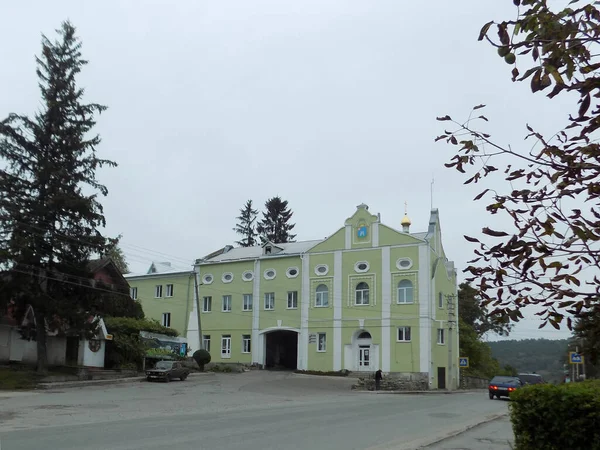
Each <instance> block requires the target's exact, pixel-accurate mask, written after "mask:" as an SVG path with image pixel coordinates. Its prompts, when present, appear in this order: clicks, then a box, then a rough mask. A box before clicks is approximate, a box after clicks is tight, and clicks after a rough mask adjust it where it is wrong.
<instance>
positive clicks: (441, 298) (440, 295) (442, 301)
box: [438, 292, 444, 308]
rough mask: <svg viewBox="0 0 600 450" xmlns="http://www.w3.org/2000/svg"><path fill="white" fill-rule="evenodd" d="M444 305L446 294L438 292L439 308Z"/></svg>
mask: <svg viewBox="0 0 600 450" xmlns="http://www.w3.org/2000/svg"><path fill="white" fill-rule="evenodd" d="M443 307H444V294H442V293H441V292H440V293H439V294H438V308H443Z"/></svg>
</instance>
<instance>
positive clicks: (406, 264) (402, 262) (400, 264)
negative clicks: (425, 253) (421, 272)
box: [396, 258, 413, 270]
mask: <svg viewBox="0 0 600 450" xmlns="http://www.w3.org/2000/svg"><path fill="white" fill-rule="evenodd" d="M412 265H413V262H412V260H411V259H410V258H400V259H399V260H398V261H396V267H397V268H398V269H400V270H407V269H410V268H411V267H412Z"/></svg>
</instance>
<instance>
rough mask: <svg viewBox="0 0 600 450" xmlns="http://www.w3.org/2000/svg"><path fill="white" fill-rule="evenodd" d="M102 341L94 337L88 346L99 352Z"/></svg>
mask: <svg viewBox="0 0 600 450" xmlns="http://www.w3.org/2000/svg"><path fill="white" fill-rule="evenodd" d="M101 346H102V343H101V342H100V341H99V340H98V339H92V340H90V341H89V342H88V347H89V349H90V350H91V351H93V352H94V353H97V352H98V351H99V350H100V347H101Z"/></svg>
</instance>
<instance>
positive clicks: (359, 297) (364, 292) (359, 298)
mask: <svg viewBox="0 0 600 450" xmlns="http://www.w3.org/2000/svg"><path fill="white" fill-rule="evenodd" d="M354 304H355V305H368V304H369V285H368V284H367V283H365V282H364V281H361V282H360V283H358V284H357V285H356V297H355V300H354Z"/></svg>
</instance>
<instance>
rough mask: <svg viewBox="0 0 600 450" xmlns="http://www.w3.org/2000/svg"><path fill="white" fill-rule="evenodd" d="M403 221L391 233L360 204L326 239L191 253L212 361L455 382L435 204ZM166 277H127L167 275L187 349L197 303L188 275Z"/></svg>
mask: <svg viewBox="0 0 600 450" xmlns="http://www.w3.org/2000/svg"><path fill="white" fill-rule="evenodd" d="M410 226H411V223H410V220H409V219H408V217H406V216H405V217H404V219H403V220H402V223H401V228H402V230H401V231H400V230H396V229H394V228H392V227H390V226H387V225H384V224H383V223H381V220H380V217H379V215H373V214H371V213H370V212H369V210H368V207H367V206H366V205H364V204H362V205H359V206H358V207H357V209H356V212H355V213H354V214H353V215H352V217H350V218H349V219H347V220H346V221H345V223H344V225H343V226H342V227H341V228H340V229H339V230H338V231H336V232H335V233H333V234H332V235H331V236H329V237H328V238H326V239H323V240H318V241H304V242H294V243H287V244H277V243H270V242H269V243H266V244H264V245H262V246H260V247H248V248H233V247H231V246H226V247H224V248H223V249H221V250H219V251H217V252H214V253H212V254H210V255H208V256H206V257H204V258H202V259H198V260H197V261H196V265H195V271H196V274H197V277H198V278H197V280H198V293H199V294H198V295H199V307H200V318H201V327H200V328H201V334H202V338H203V344H204V347H205V348H207V349H209V351H210V353H211V356H212V361H213V362H239V363H247V364H251V363H255V364H259V365H261V366H264V367H273V366H283V367H288V368H291V369H301V370H314V371H339V370H342V369H347V370H350V371H353V372H374V371H376V370H377V369H381V370H382V371H383V372H384V373H388V374H392V375H394V376H398V377H402V376H404V377H407V378H411V379H412V380H419V381H420V382H421V385H425V386H427V385H428V386H429V387H431V388H449V389H455V388H456V387H457V386H458V367H457V366H458V356H459V354H458V327H457V323H458V316H457V314H458V311H457V302H456V294H457V274H456V269H455V267H454V263H453V262H451V261H449V260H448V258H447V257H446V254H445V252H444V248H443V245H442V233H441V228H440V220H439V214H438V211H437V210H436V209H434V210H432V211H431V216H430V219H429V224H428V228H427V230H426V231H423V232H419V233H412V232H410ZM175 275H176V274H169V275H168V276H167V275H165V276H164V277H161V276H160V275H157V274H149V275H148V276H147V277H142V278H133V277H132V278H128V281H129V283H130V284H131V286H140V287H139V289H140V290H141V289H142V287H141V286H142V284H136V283H146V278H151V279H152V280H155V281H156V283H158V280H159V279H164V280H165V281H164V282H165V283H166V282H167V280H171V281H170V282H171V283H175V282H177V287H178V289H181V290H182V291H184V292H182V294H181V296H180V297H177V298H178V305H180V306H179V307H178V308H179V309H178V311H177V313H176V312H175V310H174V309H173V312H172V316H171V321H172V322H171V324H172V326H174V327H178V326H179V325H178V324H180V323H183V322H185V323H186V326H185V327H183V328H181V332H182V333H186V335H187V337H188V341H189V345H190V346H191V347H192V348H194V347H195V348H197V347H198V334H199V333H198V321H197V318H198V314H197V312H198V311H197V310H196V309H195V302H191V303H190V296H189V295H190V294H189V292H190V291H189V290H188V291H185V288H184V286H186V285H187V286H188V289H189V286H190V284H189V283H190V282H189V280H188V278H189V273H187V274H177V276H179V277H180V278H177V279H176V278H175ZM186 277H188V278H186ZM192 281H193V280H192ZM152 283H154V281H153V282H152ZM152 283H150V285H152ZM156 283H154V284H155V285H157V284H156ZM180 284H181V288H179V285H180ZM151 287H152V286H150V288H151ZM143 289H145V290H147V289H149V288H143ZM154 289H158V288H156V287H155V288H154ZM144 292H146V291H144ZM151 293H152V292H149V293H148V294H147V295H148V296H149V297H151ZM176 293H177V292H176ZM184 293H187V294H186V295H184ZM184 303H185V305H186V308H184V307H183V305H184ZM159 304H160V307H159V306H157V305H155V304H154V303H153V301H152V299H148V300H147V301H143V307H144V310H145V311H146V314H147V315H149V316H151V317H156V318H159V315H161V314H164V312H167V306H164V305H166V304H167V299H166V298H165V299H164V302H163V303H160V302H159ZM173 304H174V302H173ZM190 306H191V307H190ZM161 307H162V309H160V308H161ZM157 308H158V309H157ZM163 310H164V311H163ZM184 310H185V311H186V316H183V315H181V316H180V315H179V314H180V312H183V311H184ZM176 314H177V319H176V321H177V324H176V322H175V315H176ZM161 317H162V316H161Z"/></svg>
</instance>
